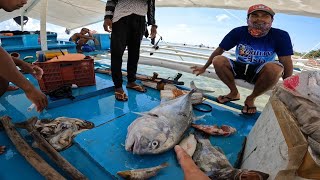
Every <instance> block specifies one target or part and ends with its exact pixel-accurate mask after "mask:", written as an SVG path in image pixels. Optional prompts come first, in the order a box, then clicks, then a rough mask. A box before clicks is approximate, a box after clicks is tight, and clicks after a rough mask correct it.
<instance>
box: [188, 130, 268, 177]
mask: <svg viewBox="0 0 320 180" xmlns="http://www.w3.org/2000/svg"><path fill="white" fill-rule="evenodd" d="M195 138H196V140H197V147H196V151H195V152H194V154H193V157H192V159H193V160H194V162H195V163H196V164H197V166H198V167H199V168H200V169H201V170H202V171H203V172H205V173H206V174H207V175H208V176H209V177H210V178H211V179H214V180H228V179H235V180H240V179H257V180H266V179H268V177H269V175H268V174H265V173H263V172H259V171H248V170H242V169H236V168H233V167H232V165H231V164H230V162H229V161H228V159H227V157H226V156H225V155H224V153H223V152H222V150H221V149H219V148H216V147H213V146H212V145H211V142H210V140H209V139H208V138H207V137H205V136H204V135H203V134H202V133H199V132H198V131H196V132H195Z"/></svg>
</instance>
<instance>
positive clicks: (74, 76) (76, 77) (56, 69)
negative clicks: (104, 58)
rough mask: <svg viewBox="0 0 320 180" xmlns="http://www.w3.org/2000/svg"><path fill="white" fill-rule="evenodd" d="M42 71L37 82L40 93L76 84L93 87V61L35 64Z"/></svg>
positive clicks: (94, 81) (94, 82)
mask: <svg viewBox="0 0 320 180" xmlns="http://www.w3.org/2000/svg"><path fill="white" fill-rule="evenodd" d="M34 64H35V65H37V66H39V67H41V68H42V69H43V76H42V79H40V80H38V83H39V86H40V89H41V91H43V92H44V93H47V92H50V91H52V90H55V89H57V88H60V87H61V86H64V85H72V84H76V85H77V86H79V87H82V86H90V85H95V84H96V80H95V73H94V62H93V59H92V58H90V59H85V60H79V61H62V62H35V63H34Z"/></svg>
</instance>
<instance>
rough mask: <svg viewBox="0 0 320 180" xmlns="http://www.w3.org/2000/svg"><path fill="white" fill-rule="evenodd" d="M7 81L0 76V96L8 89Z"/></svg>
mask: <svg viewBox="0 0 320 180" xmlns="http://www.w3.org/2000/svg"><path fill="white" fill-rule="evenodd" d="M8 87H9V82H8V81H7V80H5V79H3V78H2V77H0V97H1V96H2V95H3V94H4V93H5V92H6V91H7V90H8Z"/></svg>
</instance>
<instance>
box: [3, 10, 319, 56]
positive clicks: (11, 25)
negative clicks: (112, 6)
mask: <svg viewBox="0 0 320 180" xmlns="http://www.w3.org/2000/svg"><path fill="white" fill-rule="evenodd" d="M102 16H103V15H102ZM246 17H247V15H246V11H243V10H229V9H214V8H157V9H156V21H157V24H158V26H159V27H158V33H159V34H160V35H161V36H162V37H163V40H164V41H166V42H177V43H187V44H195V45H199V44H201V43H202V44H204V45H209V46H214V47H217V46H218V44H219V43H220V41H221V40H222V38H223V37H224V36H225V35H226V34H227V33H228V32H229V31H230V30H231V29H233V28H235V27H237V26H242V25H246ZM39 27H40V25H39V21H37V20H30V21H29V22H28V24H27V26H26V27H25V29H26V30H39ZM88 27H89V28H90V29H94V30H96V31H98V32H99V33H104V30H103V28H102V22H101V23H97V24H94V25H90V26H88ZM273 27H275V28H280V29H283V30H286V31H287V32H288V33H289V34H290V36H291V40H292V43H293V47H294V50H295V51H298V52H307V51H309V50H311V49H312V48H314V46H316V45H317V44H318V43H319V42H320V36H319V30H320V18H313V17H302V16H296V15H287V14H281V13H277V14H276V15H275V19H274V22H273ZM0 29H1V30H8V29H10V30H17V29H19V27H18V26H17V25H16V24H15V22H14V21H13V20H9V21H6V22H3V23H0ZM47 30H48V31H54V32H57V33H58V34H59V38H63V39H68V38H69V35H67V34H65V33H64V30H65V29H64V28H62V27H59V26H54V25H48V29H47ZM77 31H79V30H74V31H72V32H71V33H74V32H77ZM319 48H320V45H319V46H317V47H316V48H315V49H319Z"/></svg>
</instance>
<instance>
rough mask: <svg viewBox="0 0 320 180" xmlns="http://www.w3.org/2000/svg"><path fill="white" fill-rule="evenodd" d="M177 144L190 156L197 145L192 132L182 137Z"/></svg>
mask: <svg viewBox="0 0 320 180" xmlns="http://www.w3.org/2000/svg"><path fill="white" fill-rule="evenodd" d="M179 146H181V147H182V149H184V150H185V151H186V152H187V154H188V155H189V156H190V157H192V155H193V153H194V151H195V150H196V147H197V140H196V139H195V138H194V135H193V134H189V136H187V137H185V138H184V139H182V141H181V142H180V143H179Z"/></svg>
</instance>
